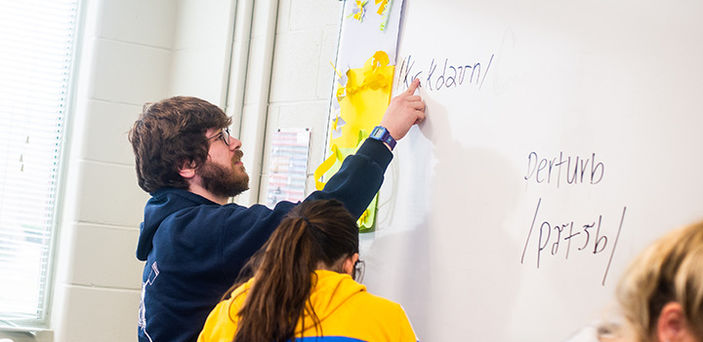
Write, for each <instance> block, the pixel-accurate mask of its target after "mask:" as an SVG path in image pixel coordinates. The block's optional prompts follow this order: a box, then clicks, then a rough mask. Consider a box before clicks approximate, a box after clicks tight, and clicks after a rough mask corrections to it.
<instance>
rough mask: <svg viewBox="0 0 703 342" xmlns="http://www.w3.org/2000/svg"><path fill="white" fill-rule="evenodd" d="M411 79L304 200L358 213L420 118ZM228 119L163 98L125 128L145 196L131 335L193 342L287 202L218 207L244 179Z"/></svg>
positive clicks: (197, 103)
mask: <svg viewBox="0 0 703 342" xmlns="http://www.w3.org/2000/svg"><path fill="white" fill-rule="evenodd" d="M418 85H419V81H417V80H416V81H415V82H414V83H413V84H412V85H411V86H410V88H408V90H407V91H405V92H404V93H402V94H400V95H398V96H396V97H395V98H393V100H392V101H391V103H390V105H389V107H388V109H387V111H386V113H385V115H384V117H383V120H382V121H381V125H380V126H379V127H380V128H379V127H377V129H375V130H374V133H377V134H372V135H373V136H375V138H369V139H367V140H366V141H365V142H364V143H363V144H362V146H361V147H360V148H359V150H358V151H357V153H356V154H354V155H352V156H349V157H348V158H347V159H346V160H345V161H344V163H343V164H342V167H341V168H340V170H339V172H338V173H337V174H336V175H335V176H333V177H331V178H330V179H329V181H328V182H327V185H326V186H325V188H324V189H323V190H322V191H315V192H313V193H312V194H310V196H308V197H307V198H306V199H305V201H308V200H315V199H337V200H339V201H341V202H342V203H344V205H345V207H346V208H347V209H348V210H349V211H350V212H351V213H352V215H354V216H355V217H357V218H358V217H359V216H360V215H361V214H362V212H363V211H364V210H365V209H366V207H367V206H368V205H369V203H370V202H371V200H372V199H373V197H374V195H375V194H376V192H377V191H378V189H379V188H380V186H381V183H382V182H383V173H384V172H385V170H386V167H387V166H388V164H389V163H390V160H391V158H392V157H393V154H392V153H391V150H392V148H393V146H394V145H395V140H399V139H401V138H402V137H403V136H405V134H406V133H407V132H408V130H409V129H410V127H411V126H412V125H413V124H415V123H417V122H420V121H422V120H423V119H424V116H425V114H424V111H425V105H424V102H423V101H422V99H421V98H420V96H415V95H413V93H414V92H415V89H417V87H418ZM230 123H231V119H230V118H228V117H227V116H226V115H225V113H224V112H223V111H222V110H221V109H220V108H218V107H217V106H215V105H213V104H211V103H209V102H207V101H204V100H201V99H198V98H193V97H172V98H169V99H165V100H162V101H160V102H157V103H154V104H150V105H147V106H145V108H144V112H143V113H142V115H141V116H140V118H139V119H138V120H137V121H136V122H135V123H134V126H133V127H132V129H131V131H130V132H129V140H130V142H131V143H132V147H133V149H134V154H135V160H136V169H137V178H138V182H139V186H140V187H141V188H142V189H144V191H147V192H148V193H150V194H151V196H152V197H151V199H149V201H148V202H147V204H146V207H145V208H144V221H143V222H142V224H141V226H140V235H139V242H138V245H137V258H138V259H139V260H143V261H146V264H145V266H144V273H143V275H142V280H143V282H142V300H141V304H140V307H139V319H138V325H139V327H138V334H139V341H142V342H144V341H149V342H153V341H195V340H196V338H197V336H198V333H199V332H200V329H201V328H202V326H203V324H204V322H205V319H206V318H207V315H208V313H209V312H210V310H212V308H214V307H215V305H217V303H218V302H219V300H220V298H221V296H222V295H223V294H224V293H225V291H226V290H227V289H228V288H229V287H230V285H231V284H232V283H234V281H235V278H236V277H237V274H238V273H239V271H240V270H241V268H242V266H243V265H244V264H245V263H246V261H247V260H248V259H249V258H250V257H251V256H252V255H253V254H254V252H256V251H257V250H258V249H259V247H261V246H262V245H263V244H264V242H266V240H267V239H268V237H269V236H270V235H271V233H272V232H273V230H274V229H275V228H276V227H277V226H278V224H279V223H280V222H281V220H282V218H283V217H284V216H285V215H286V214H287V213H288V212H289V211H290V210H291V209H292V208H293V207H294V206H295V205H296V203H291V202H286V201H283V202H280V203H278V204H276V206H275V207H274V208H273V209H269V208H267V207H265V206H262V205H253V206H251V207H249V208H246V207H242V206H239V205H237V204H227V201H228V198H229V197H232V196H236V195H238V194H239V193H241V192H242V191H245V190H247V189H248V182H249V176H248V175H247V173H246V171H245V169H244V165H242V162H241V157H242V151H241V149H240V148H241V142H240V141H239V140H237V139H235V138H233V137H231V136H230V134H229V131H228V129H227V127H228V126H229V125H230Z"/></svg>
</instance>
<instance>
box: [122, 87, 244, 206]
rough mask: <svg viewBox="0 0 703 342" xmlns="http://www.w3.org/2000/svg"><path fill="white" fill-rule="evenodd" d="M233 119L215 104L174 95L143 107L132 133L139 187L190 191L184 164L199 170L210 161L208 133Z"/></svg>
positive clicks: (151, 190) (147, 189) (150, 189)
mask: <svg viewBox="0 0 703 342" xmlns="http://www.w3.org/2000/svg"><path fill="white" fill-rule="evenodd" d="M231 123H232V119H231V118H229V117H227V115H225V113H224V112H223V111H222V110H221V109H220V108H218V107H217V106H215V105H214V104H212V103H210V102H207V101H205V100H202V99H199V98H196V97H187V96H175V97H171V98H168V99H165V100H161V101H159V102H156V103H147V104H145V105H144V108H143V112H142V114H141V115H140V116H139V119H138V120H137V121H136V122H135V123H134V126H132V129H131V130H130V131H129V141H130V142H131V143H132V149H133V150H134V159H135V162H136V169H137V179H138V182H139V187H141V188H142V189H144V191H146V192H149V193H153V192H155V191H157V190H159V189H161V188H165V187H170V188H179V189H187V188H188V183H187V182H186V180H185V179H183V177H181V175H180V174H179V173H178V171H179V169H180V168H181V167H183V166H184V165H185V164H189V165H192V166H194V167H196V168H197V167H198V166H200V165H202V164H203V163H204V162H205V160H206V159H207V155H208V149H209V144H208V140H207V138H206V137H205V132H206V131H207V130H208V129H210V128H216V129H217V128H225V127H227V126H229V125H230V124H231Z"/></svg>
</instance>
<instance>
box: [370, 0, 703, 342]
mask: <svg viewBox="0 0 703 342" xmlns="http://www.w3.org/2000/svg"><path fill="white" fill-rule="evenodd" d="M701 13H703V2H701V1H675V2H660V1H589V2H564V1H549V0H534V1H508V0H494V1H473V0H461V1H460V0H456V1H419V0H405V4H404V9H403V13H402V20H401V27H400V37H399V46H398V51H397V61H396V63H397V64H396V79H395V84H394V92H396V93H397V92H398V91H402V90H403V89H405V88H406V87H407V85H408V84H409V83H410V81H411V80H412V78H413V77H418V78H420V79H421V82H422V89H421V90H420V92H421V95H422V96H423V97H424V100H425V102H426V104H427V120H426V121H425V122H424V123H423V124H421V125H420V126H419V127H415V128H413V129H412V130H411V131H410V133H409V134H408V136H407V137H406V138H405V139H403V140H402V141H401V142H399V144H398V147H397V148H396V152H395V159H394V161H393V163H392V164H391V166H390V168H389V170H388V171H387V173H386V181H385V183H384V186H383V187H382V189H381V193H380V196H381V197H380V201H379V212H378V215H379V216H378V219H377V230H376V232H374V233H370V234H362V236H361V244H362V246H361V254H362V258H363V259H365V260H366V276H365V280H364V282H365V284H367V286H368V287H369V290H370V291H371V292H372V293H375V294H378V295H381V296H384V297H388V298H390V299H391V300H394V301H397V302H399V303H401V304H402V305H403V307H404V308H405V310H406V312H407V313H408V315H409V317H410V320H411V322H412V324H413V327H414V328H415V331H416V333H417V334H418V336H419V337H420V339H421V340H423V341H457V340H459V341H566V340H568V339H569V337H570V336H572V334H574V333H575V332H576V331H578V330H579V329H581V328H583V327H584V326H587V325H588V324H591V323H592V322H594V321H597V320H598V319H599V318H600V316H601V315H602V313H603V310H604V309H605V308H606V307H608V305H609V304H611V303H612V302H613V300H614V299H613V293H614V290H615V286H616V284H617V281H618V279H619V277H620V275H621V274H622V272H623V270H624V268H625V267H626V266H627V264H628V263H629V262H630V260H631V259H632V258H633V257H634V256H635V255H636V254H637V253H638V252H639V251H640V250H641V249H642V248H644V247H645V246H646V245H647V244H649V243H651V242H652V241H653V240H654V239H656V238H657V237H659V236H661V235H662V234H664V233H665V232H666V231H668V230H670V229H673V228H675V227H677V226H680V225H683V224H686V223H689V222H691V221H693V220H697V219H701V218H703V196H701V193H703V176H702V175H701V170H703V153H701V148H702V147H703V134H701V131H702V128H703V111H702V110H701V109H702V108H701V107H702V103H703V63H702V61H703V22H701V20H700V16H701ZM479 64H480V66H479ZM479 69H480V70H479ZM472 72H473V77H472ZM460 78H461V79H460ZM584 226H586V227H584Z"/></svg>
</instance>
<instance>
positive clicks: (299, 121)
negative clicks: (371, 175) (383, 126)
mask: <svg viewBox="0 0 703 342" xmlns="http://www.w3.org/2000/svg"><path fill="white" fill-rule="evenodd" d="M342 4H343V2H341V1H338V0H288V1H280V3H279V8H278V18H277V25H276V43H275V48H274V55H273V66H272V68H273V70H272V76H271V91H270V95H269V114H268V121H267V129H266V137H267V140H268V138H269V137H271V135H272V134H273V132H275V130H276V129H278V128H311V132H312V133H311V139H310V151H309V155H308V177H307V186H306V193H310V192H312V191H314V190H315V189H314V188H315V181H314V178H313V176H312V173H313V172H314V171H315V168H316V167H317V166H318V165H320V163H322V160H323V159H324V153H325V143H326V141H325V139H326V133H327V131H326V130H327V121H328V115H329V103H330V102H329V101H330V98H331V96H332V85H333V82H334V70H333V69H332V66H331V65H330V62H332V63H335V58H336V53H337V40H338V36H339V23H340V18H341V17H340V15H341V14H340V11H341V9H342ZM270 152H271V149H270V148H269V147H268V146H267V148H265V149H264V165H263V168H262V170H263V177H262V186H261V192H260V194H261V195H260V198H261V201H262V202H263V201H265V199H266V191H267V187H266V178H267V175H268V160H269V158H268V155H269V153H270Z"/></svg>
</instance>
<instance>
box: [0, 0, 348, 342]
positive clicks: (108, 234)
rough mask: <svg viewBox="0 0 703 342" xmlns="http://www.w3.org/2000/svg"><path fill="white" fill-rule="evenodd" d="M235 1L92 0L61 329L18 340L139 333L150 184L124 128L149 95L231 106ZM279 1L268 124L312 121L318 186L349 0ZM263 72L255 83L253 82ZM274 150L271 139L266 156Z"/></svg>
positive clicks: (69, 202)
mask: <svg viewBox="0 0 703 342" xmlns="http://www.w3.org/2000/svg"><path fill="white" fill-rule="evenodd" d="M240 1H248V0H240ZM272 1H273V0H272ZM236 3H237V1H235V0H177V1H174V0H149V1H144V0H120V1H116V0H85V1H84V2H83V5H84V9H83V10H84V11H85V12H84V17H85V23H84V28H83V29H84V30H83V31H84V32H83V36H82V41H81V43H82V44H81V45H82V48H81V50H80V59H79V63H80V67H79V69H78V72H79V73H78V76H79V80H78V81H77V84H76V87H75V89H74V91H75V96H74V103H73V104H72V108H73V109H72V117H71V125H70V132H68V134H69V137H68V144H67V148H68V154H67V156H68V158H67V159H66V160H64V167H65V168H66V169H65V170H66V171H65V174H66V175H65V178H64V180H63V188H64V193H63V197H62V203H61V209H62V210H61V214H60V219H61V222H60V227H59V240H60V242H59V244H58V246H57V253H56V257H57V261H58V266H57V267H56V270H55V273H56V276H55V282H54V290H53V296H54V302H53V308H52V310H53V312H52V324H51V329H52V330H53V333H52V332H49V333H46V332H42V333H39V334H37V335H36V336H35V337H31V336H28V335H22V334H12V335H11V337H12V338H13V339H14V340H15V341H16V342H24V341H59V342H64V341H66V342H68V341H70V342H83V341H107V342H110V341H135V340H136V331H137V326H136V325H137V312H138V305H139V299H140V291H141V272H142V263H141V262H138V261H137V260H136V257H135V248H136V241H137V236H138V224H139V222H140V221H141V219H142V211H143V205H144V203H145V202H146V200H147V199H148V195H147V194H146V193H144V192H143V191H142V190H141V189H140V188H139V187H138V186H137V181H136V175H135V172H134V159H133V155H132V151H131V146H130V145H129V143H128V141H127V132H128V130H129V129H130V127H131V125H132V123H133V122H134V120H135V119H136V118H137V117H138V115H139V113H140V111H141V107H142V105H143V104H144V103H145V102H150V101H156V100H160V99H162V98H165V97H168V96H172V95H191V96H198V97H202V98H204V99H207V100H209V101H211V102H213V103H215V104H217V105H219V106H220V107H224V106H225V104H226V103H225V102H226V98H225V96H226V94H227V84H228V83H229V82H232V80H230V79H229V77H230V75H229V70H228V68H229V58H230V54H231V44H230V43H229V42H230V41H231V37H232V36H231V35H232V33H233V32H232V31H233V27H234V23H233V22H232V18H233V15H232V14H233V11H234V10H235V9H234V6H235V5H236ZM257 4H258V3H257ZM276 4H277V5H278V9H277V13H276V30H275V37H274V39H275V43H274V44H275V45H274V55H273V61H272V63H271V64H272V65H271V66H266V65H264V67H265V68H271V69H269V71H271V86H270V89H269V90H270V91H269V93H268V98H267V100H268V101H267V105H266V107H265V108H266V109H267V110H268V112H267V113H268V122H267V123H266V127H267V129H266V136H267V137H269V136H270V133H271V132H273V130H275V129H276V128H278V127H310V128H312V140H311V150H310V151H311V152H310V158H309V161H308V174H309V177H308V187H307V192H311V191H313V190H314V185H313V184H314V182H313V180H312V171H314V168H315V167H316V166H317V165H318V164H319V163H320V162H321V161H322V159H323V154H324V144H325V136H326V125H327V116H328V106H329V99H330V95H331V87H332V82H333V70H332V68H331V67H330V65H329V61H332V62H334V58H335V53H336V43H337V32H338V28H339V27H338V23H339V11H340V8H341V6H342V2H340V1H336V0H325V1H321V0H280V1H277V2H276ZM263 15H264V14H262V13H260V12H258V11H255V14H254V17H253V20H252V28H251V30H252V31H251V36H250V39H251V41H252V42H254V41H255V40H264V39H269V38H270V37H266V36H265V34H266V32H268V31H267V29H266V28H265V27H262V26H264V25H265V20H262V19H261V16H263ZM252 45H254V43H252ZM258 53H260V51H252V54H251V55H250V56H249V63H250V64H255V63H257V61H259V59H257V54H258ZM249 69H250V70H252V68H249ZM254 69H255V68H254ZM259 70H261V68H259ZM236 76H237V75H232V77H236ZM240 76H241V75H240ZM256 82H259V81H257V80H254V83H252V84H247V86H253V87H256V84H255V83H256ZM246 95H247V94H246V93H245V98H246ZM247 108H258V107H257V106H255V105H253V104H252V103H248V102H247V101H246V100H245V101H244V105H243V108H242V109H241V113H247V115H266V114H267V113H256V112H255V111H253V110H248V109H247ZM235 114H236V113H235ZM234 119H235V120H238V118H236V117H235V118H234ZM245 152H246V148H245ZM269 152H270V151H268V149H266V148H265V149H264V153H265V155H264V159H263V160H264V162H265V163H266V161H267V160H268V153H269ZM266 169H267V168H266V165H265V166H264V168H263V170H264V171H266ZM263 176H264V178H265V177H266V174H264V175H263ZM263 190H264V192H262V194H265V189H263ZM262 198H263V197H262ZM0 337H3V335H2V334H0Z"/></svg>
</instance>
